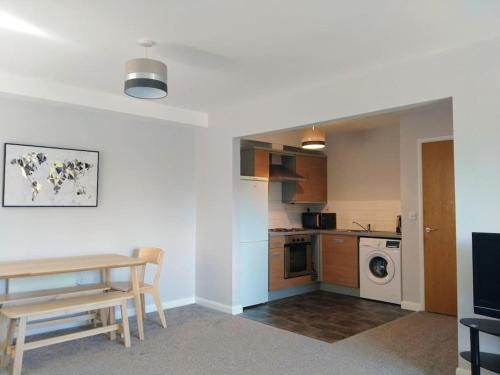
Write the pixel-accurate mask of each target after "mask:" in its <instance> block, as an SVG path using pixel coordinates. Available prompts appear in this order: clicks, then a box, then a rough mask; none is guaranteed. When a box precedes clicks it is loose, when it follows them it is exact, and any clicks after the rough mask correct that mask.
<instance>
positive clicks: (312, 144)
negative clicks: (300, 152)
mask: <svg viewBox="0 0 500 375" xmlns="http://www.w3.org/2000/svg"><path fill="white" fill-rule="evenodd" d="M325 144H326V143H325V132H324V131H323V130H321V129H317V128H316V127H315V126H313V127H312V129H307V130H306V131H305V132H304V134H303V136H302V148H305V149H307V150H320V149H322V148H325Z"/></svg>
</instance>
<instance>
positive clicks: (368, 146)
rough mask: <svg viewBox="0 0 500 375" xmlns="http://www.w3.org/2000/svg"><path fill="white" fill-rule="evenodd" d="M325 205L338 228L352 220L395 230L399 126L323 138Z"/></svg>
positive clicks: (377, 227)
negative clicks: (325, 176)
mask: <svg viewBox="0 0 500 375" xmlns="http://www.w3.org/2000/svg"><path fill="white" fill-rule="evenodd" d="M327 144H328V148H327V157H328V206H327V209H328V210H329V211H331V212H336V213H337V227H338V228H354V227H355V225H354V224H352V222H353V221H357V222H359V223H361V224H362V225H367V224H370V225H371V226H372V229H373V230H387V231H395V230H396V216H397V215H399V213H400V188H399V186H400V181H399V125H398V124H392V125H387V126H382V127H377V128H375V129H370V130H360V131H353V132H349V133H339V134H332V135H329V136H328V137H327Z"/></svg>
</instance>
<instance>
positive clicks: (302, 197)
mask: <svg viewBox="0 0 500 375" xmlns="http://www.w3.org/2000/svg"><path fill="white" fill-rule="evenodd" d="M294 159H295V160H294V161H295V172H296V173H298V174H299V175H301V176H303V177H304V178H305V180H303V181H293V182H292V181H290V182H283V189H282V195H283V196H282V198H283V202H286V203H326V202H327V181H326V177H327V168H326V158H323V157H315V156H304V155H297V156H296V157H295V158H294Z"/></svg>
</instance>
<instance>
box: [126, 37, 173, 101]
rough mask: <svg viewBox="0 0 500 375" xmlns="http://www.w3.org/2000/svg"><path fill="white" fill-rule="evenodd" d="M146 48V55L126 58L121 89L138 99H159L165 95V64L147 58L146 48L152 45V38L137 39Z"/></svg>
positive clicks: (166, 88) (166, 91)
mask: <svg viewBox="0 0 500 375" xmlns="http://www.w3.org/2000/svg"><path fill="white" fill-rule="evenodd" d="M138 44H139V45H141V46H142V47H144V48H145V49H146V54H145V55H146V57H144V58H138V59H132V60H128V61H127V62H126V64H125V84H124V89H123V91H124V92H125V94H127V95H128V96H132V97H134V98H139V99H161V98H164V97H165V96H167V93H168V87H167V66H166V65H165V64H164V63H162V62H161V61H158V60H153V59H150V58H148V53H147V51H148V48H150V47H152V46H154V44H155V42H153V41H152V40H139V41H138Z"/></svg>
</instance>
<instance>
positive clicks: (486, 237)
mask: <svg viewBox="0 0 500 375" xmlns="http://www.w3.org/2000/svg"><path fill="white" fill-rule="evenodd" d="M472 262H473V277H474V312H475V313H476V314H480V315H485V316H489V317H493V318H500V234H498V233H472Z"/></svg>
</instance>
